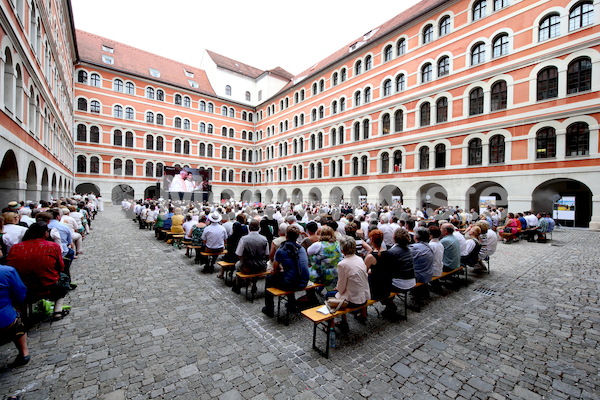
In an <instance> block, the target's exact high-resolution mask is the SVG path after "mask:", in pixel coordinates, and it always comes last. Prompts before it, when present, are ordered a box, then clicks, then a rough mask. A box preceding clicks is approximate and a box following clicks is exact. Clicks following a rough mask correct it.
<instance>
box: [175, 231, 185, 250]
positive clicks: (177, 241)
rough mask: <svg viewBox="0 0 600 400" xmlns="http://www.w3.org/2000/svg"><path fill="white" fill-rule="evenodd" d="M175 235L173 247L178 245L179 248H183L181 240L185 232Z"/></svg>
mask: <svg viewBox="0 0 600 400" xmlns="http://www.w3.org/2000/svg"><path fill="white" fill-rule="evenodd" d="M172 236H173V243H172V245H173V247H177V248H178V249H181V242H182V241H183V238H184V237H185V235H184V234H176V235H172Z"/></svg>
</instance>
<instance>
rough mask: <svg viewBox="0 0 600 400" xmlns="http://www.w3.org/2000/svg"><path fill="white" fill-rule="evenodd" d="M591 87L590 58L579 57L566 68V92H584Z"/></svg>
mask: <svg viewBox="0 0 600 400" xmlns="http://www.w3.org/2000/svg"><path fill="white" fill-rule="evenodd" d="M591 89H592V60H591V59H590V58H589V57H579V58H576V59H575V60H573V61H571V63H570V64H569V67H568V69H567V93H568V94H571V93H579V92H586V91H588V90H591Z"/></svg>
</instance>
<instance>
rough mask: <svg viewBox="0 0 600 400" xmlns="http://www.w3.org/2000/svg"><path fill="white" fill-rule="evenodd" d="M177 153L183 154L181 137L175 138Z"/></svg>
mask: <svg viewBox="0 0 600 400" xmlns="http://www.w3.org/2000/svg"><path fill="white" fill-rule="evenodd" d="M174 147H175V150H174V151H175V153H180V154H181V140H180V139H175V146H174Z"/></svg>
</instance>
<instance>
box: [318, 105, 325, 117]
mask: <svg viewBox="0 0 600 400" xmlns="http://www.w3.org/2000/svg"><path fill="white" fill-rule="evenodd" d="M324 117H325V107H323V106H321V107H319V119H323V118H324Z"/></svg>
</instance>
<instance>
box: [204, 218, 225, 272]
mask: <svg viewBox="0 0 600 400" xmlns="http://www.w3.org/2000/svg"><path fill="white" fill-rule="evenodd" d="M221 219H222V216H221V214H219V213H218V212H217V211H214V212H212V213H210V215H209V216H208V220H209V221H210V224H209V225H208V226H207V227H206V228H204V232H202V241H204V245H205V250H204V251H206V252H207V253H213V254H214V256H210V257H209V258H208V261H207V262H206V264H205V265H204V269H203V270H202V272H205V273H209V274H210V273H212V272H213V271H214V269H215V261H216V258H217V257H218V254H219V253H222V252H223V250H224V249H225V241H226V240H227V231H226V230H225V228H223V225H221V224H220V223H219V222H221Z"/></svg>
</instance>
